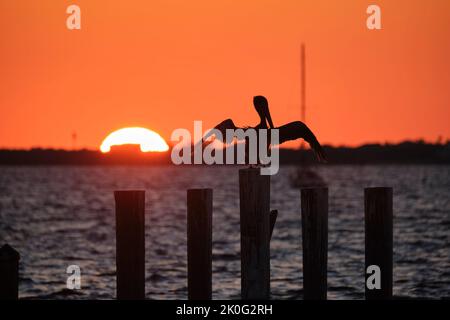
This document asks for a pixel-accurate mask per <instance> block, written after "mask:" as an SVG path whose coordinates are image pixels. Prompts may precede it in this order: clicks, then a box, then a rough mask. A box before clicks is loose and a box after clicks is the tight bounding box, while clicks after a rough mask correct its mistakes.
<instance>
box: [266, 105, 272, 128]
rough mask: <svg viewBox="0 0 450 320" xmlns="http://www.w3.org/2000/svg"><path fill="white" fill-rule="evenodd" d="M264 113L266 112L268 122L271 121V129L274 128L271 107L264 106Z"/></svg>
mask: <svg viewBox="0 0 450 320" xmlns="http://www.w3.org/2000/svg"><path fill="white" fill-rule="evenodd" d="M264 113H265V117H266V119H267V122H269V127H270V128H271V129H273V128H274V125H273V122H272V117H271V116H270V111H269V107H267V108H264Z"/></svg>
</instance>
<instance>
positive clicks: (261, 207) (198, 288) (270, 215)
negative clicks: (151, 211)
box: [0, 168, 393, 300]
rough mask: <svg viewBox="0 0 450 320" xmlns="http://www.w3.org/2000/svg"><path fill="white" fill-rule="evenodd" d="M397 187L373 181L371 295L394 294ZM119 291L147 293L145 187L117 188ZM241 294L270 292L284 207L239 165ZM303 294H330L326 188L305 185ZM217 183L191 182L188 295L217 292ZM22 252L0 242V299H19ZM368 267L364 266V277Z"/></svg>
mask: <svg viewBox="0 0 450 320" xmlns="http://www.w3.org/2000/svg"><path fill="white" fill-rule="evenodd" d="M392 194H393V191H392V188H367V189H365V193H364V204H365V266H366V270H368V269H370V268H373V266H375V267H376V268H375V269H377V268H378V269H379V270H380V283H381V285H380V288H375V289H374V288H368V286H367V285H366V287H365V293H366V299H391V298H392V284H393V280H392V278H393V273H392V269H393V205H392V203H393V201H392ZM114 197H115V207H116V268H117V280H116V281H117V299H144V298H145V216H144V212H145V192H144V191H141V190H131V191H115V192H114ZM239 197H240V224H241V227H240V230H241V252H240V253H241V298H242V299H269V298H270V239H271V236H272V232H273V230H274V226H275V221H276V218H277V215H278V211H277V210H272V211H271V210H270V176H263V175H260V171H259V169H256V168H249V169H241V170H239ZM301 216H302V242H303V287H304V299H314V300H323V299H326V298H327V255H328V189H327V188H309V189H303V190H301ZM212 217H213V190H211V189H190V190H187V256H188V264H187V265H188V270H187V277H188V279H187V283H188V298H189V299H192V300H198V299H201V300H208V299H212V280H211V279H212ZM19 259H20V256H19V253H18V252H17V251H16V250H14V249H13V248H12V247H10V246H9V245H4V246H3V247H1V248H0V299H18V287H19V267H18V266H19ZM367 277H368V275H367V274H366V280H367Z"/></svg>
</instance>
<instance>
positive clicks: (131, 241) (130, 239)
mask: <svg viewBox="0 0 450 320" xmlns="http://www.w3.org/2000/svg"><path fill="white" fill-rule="evenodd" d="M114 197H115V200H116V267H117V299H120V300H143V299H144V298H145V230H144V226H145V218H144V211H145V191H141V190H130V191H115V192H114Z"/></svg>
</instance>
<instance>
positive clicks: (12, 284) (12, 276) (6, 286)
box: [0, 244, 20, 300]
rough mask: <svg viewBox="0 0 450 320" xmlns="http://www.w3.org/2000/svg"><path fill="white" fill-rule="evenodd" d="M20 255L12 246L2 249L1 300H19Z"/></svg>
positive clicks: (4, 246) (0, 262)
mask: <svg viewBox="0 0 450 320" xmlns="http://www.w3.org/2000/svg"><path fill="white" fill-rule="evenodd" d="M19 260H20V255H19V253H18V252H17V251H16V250H14V248H12V247H11V246H10V245H8V244H5V245H3V246H2V247H1V248H0V300H18V299H19Z"/></svg>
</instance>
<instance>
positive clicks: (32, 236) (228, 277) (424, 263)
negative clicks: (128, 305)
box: [0, 166, 450, 299]
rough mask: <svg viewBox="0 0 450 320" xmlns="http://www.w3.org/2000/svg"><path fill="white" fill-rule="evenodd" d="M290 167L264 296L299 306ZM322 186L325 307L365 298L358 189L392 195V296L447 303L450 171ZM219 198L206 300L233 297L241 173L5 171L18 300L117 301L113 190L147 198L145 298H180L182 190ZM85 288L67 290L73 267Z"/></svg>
mask: <svg viewBox="0 0 450 320" xmlns="http://www.w3.org/2000/svg"><path fill="white" fill-rule="evenodd" d="M294 170H295V168H294V167H282V168H281V170H280V172H279V174H278V175H276V176H274V177H272V180H271V188H272V192H271V207H272V208H273V209H278V210H279V216H278V220H277V223H276V226H275V231H274V234H273V238H272V241H271V276H272V282H271V291H272V297H273V298H276V299H301V298H302V272H301V270H302V254H301V241H300V239H301V220H300V197H299V191H298V190H296V189H292V188H291V187H290V176H291V174H292V173H293V172H294ZM317 171H318V172H319V173H320V174H321V176H322V177H323V178H324V179H325V180H326V181H327V182H328V184H329V188H330V191H329V193H330V201H329V206H330V208H329V210H330V212H329V262H328V263H329V266H328V286H329V292H328V297H329V298H330V299H344V298H350V299H360V298H363V292H364V233H363V231H364V218H363V217H364V213H363V188H364V187H368V186H392V187H394V294H395V295H397V296H401V297H406V296H408V297H422V298H441V297H449V296H450V232H449V228H450V193H449V190H450V167H449V166H324V167H320V168H318V169H317ZM193 187H209V188H213V189H214V196H213V197H214V218H213V220H214V221H213V228H214V229H213V241H214V243H213V297H214V298H223V299H230V298H239V294H240V255H239V249H240V245H239V244H240V240H239V239H240V236H239V193H238V168H235V167H170V166H163V167H0V244H2V243H5V242H8V243H10V244H11V245H12V246H13V247H15V248H16V249H17V250H18V251H19V252H20V254H21V256H22V259H21V265H20V274H21V279H20V296H21V297H22V298H52V299H67V298H75V299H87V298H95V299H110V298H114V297H115V218H114V199H113V190H117V189H129V188H139V189H145V190H146V249H147V251H146V252H147V253H146V254H147V257H146V292H147V297H148V298H155V299H185V298H186V296H187V287H186V282H187V280H186V189H188V188H193ZM72 264H77V265H79V266H80V267H81V272H82V289H81V290H79V291H75V293H74V292H73V291H68V290H66V289H65V284H66V279H67V276H68V275H67V274H66V273H65V271H66V268H67V266H68V265H72Z"/></svg>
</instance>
